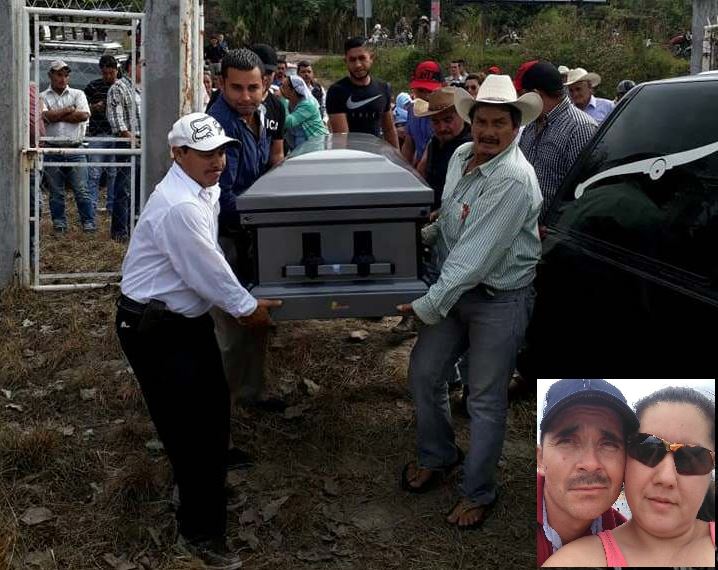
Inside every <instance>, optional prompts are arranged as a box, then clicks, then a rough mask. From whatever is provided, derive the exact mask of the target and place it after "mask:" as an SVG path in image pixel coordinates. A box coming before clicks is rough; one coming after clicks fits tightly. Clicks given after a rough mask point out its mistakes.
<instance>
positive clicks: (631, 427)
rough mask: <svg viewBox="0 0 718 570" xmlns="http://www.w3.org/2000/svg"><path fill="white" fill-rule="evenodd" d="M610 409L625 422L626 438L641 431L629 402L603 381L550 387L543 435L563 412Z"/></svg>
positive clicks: (562, 382)
mask: <svg viewBox="0 0 718 570" xmlns="http://www.w3.org/2000/svg"><path fill="white" fill-rule="evenodd" d="M585 404H588V405H595V406H607V407H609V408H611V409H612V410H614V411H615V412H616V413H617V414H618V415H619V416H620V417H621V419H622V420H623V425H624V427H625V433H626V435H628V434H630V433H633V432H635V431H637V430H638V426H639V421H638V417H637V416H636V413H635V412H634V411H633V410H632V409H631V408H630V406H629V405H628V403H627V402H626V398H625V397H624V395H623V393H622V392H621V391H620V390H619V389H618V388H616V387H615V386H614V385H613V384H610V383H609V382H606V381H605V380H601V379H575V378H570V379H564V380H559V381H558V382H556V383H554V384H552V385H551V387H550V388H549V389H548V392H547V393H546V401H545V402H544V408H543V418H542V419H541V431H542V432H544V431H546V429H547V427H548V425H549V424H550V423H551V421H552V420H553V419H554V418H555V417H556V416H557V415H558V414H559V413H560V412H561V411H563V410H565V409H566V408H568V407H570V406H575V405H585Z"/></svg>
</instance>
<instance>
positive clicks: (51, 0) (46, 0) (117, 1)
mask: <svg viewBox="0 0 718 570" xmlns="http://www.w3.org/2000/svg"><path fill="white" fill-rule="evenodd" d="M25 5H26V6H28V7H30V8H53V9H56V10H108V11H112V12H142V11H143V9H144V5H145V2H144V0H25Z"/></svg>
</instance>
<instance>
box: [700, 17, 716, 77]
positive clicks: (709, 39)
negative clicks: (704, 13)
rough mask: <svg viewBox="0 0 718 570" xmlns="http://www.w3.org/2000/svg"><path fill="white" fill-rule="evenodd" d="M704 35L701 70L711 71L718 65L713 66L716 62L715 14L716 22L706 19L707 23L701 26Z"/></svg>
mask: <svg viewBox="0 0 718 570" xmlns="http://www.w3.org/2000/svg"><path fill="white" fill-rule="evenodd" d="M703 29H704V31H705V35H704V36H703V52H702V54H701V71H713V70H714V69H718V67H713V66H714V65H716V62H718V53H716V52H718V16H716V23H715V24H711V22H710V20H708V25H707V26H706V27H705V28H703Z"/></svg>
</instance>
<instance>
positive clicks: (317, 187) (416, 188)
mask: <svg viewBox="0 0 718 570" xmlns="http://www.w3.org/2000/svg"><path fill="white" fill-rule="evenodd" d="M433 200H434V192H433V190H432V189H431V188H430V187H429V186H427V185H426V184H425V183H424V182H422V181H421V180H420V178H419V175H418V174H417V173H416V171H415V170H414V169H413V168H411V167H410V166H409V165H408V164H407V163H406V161H405V160H404V159H403V157H402V156H401V154H399V152H398V151H397V150H396V149H395V148H394V147H393V146H391V145H390V144H388V143H386V142H384V141H383V140H382V139H379V138H377V137H375V136H373V135H369V134H364V133H350V134H333V135H328V136H326V137H323V138H318V139H313V140H310V141H307V142H306V143H304V144H302V145H301V146H299V148H297V149H296V150H295V151H294V152H292V153H291V154H290V155H289V157H288V158H287V159H286V160H285V161H284V162H282V163H281V164H280V165H278V166H276V167H275V168H273V169H272V170H270V171H269V172H267V173H266V174H265V175H264V176H262V177H261V178H260V179H259V180H257V181H256V182H255V183H254V184H253V185H252V186H251V187H250V188H248V189H247V191H246V192H244V193H243V194H242V195H241V196H239V197H238V198H237V209H238V210H239V211H240V212H256V211H266V210H287V209H330V208H347V207H351V208H354V207H380V206H404V205H430V204H431V203H432V202H433Z"/></svg>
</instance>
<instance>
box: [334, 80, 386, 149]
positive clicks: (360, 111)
mask: <svg viewBox="0 0 718 570" xmlns="http://www.w3.org/2000/svg"><path fill="white" fill-rule="evenodd" d="M390 109H391V89H390V87H389V85H388V84H387V83H385V82H384V81H382V80H381V79H374V78H373V77H372V79H371V82H370V83H369V85H366V86H363V85H355V84H354V83H352V81H351V79H349V77H345V78H344V79H340V80H339V81H337V82H336V83H335V84H334V85H332V86H331V87H330V88H329V91H327V113H328V114H329V115H334V114H337V113H345V114H346V116H347V124H348V125H349V132H352V133H369V134H372V135H376V136H377V137H380V136H382V129H381V120H382V115H383V114H384V113H386V112H387V111H389V110H390Z"/></svg>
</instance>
